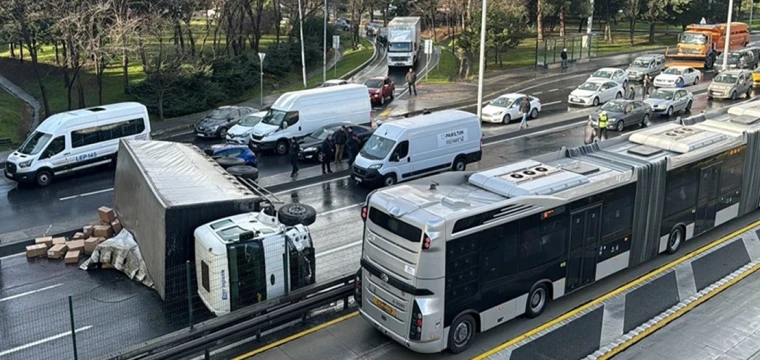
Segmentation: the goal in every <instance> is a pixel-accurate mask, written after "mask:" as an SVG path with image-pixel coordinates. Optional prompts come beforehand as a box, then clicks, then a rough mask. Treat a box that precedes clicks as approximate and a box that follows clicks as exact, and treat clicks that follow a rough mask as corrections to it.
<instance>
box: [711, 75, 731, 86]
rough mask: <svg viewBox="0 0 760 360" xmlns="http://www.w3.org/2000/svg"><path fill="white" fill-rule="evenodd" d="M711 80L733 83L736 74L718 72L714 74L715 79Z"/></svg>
mask: <svg viewBox="0 0 760 360" xmlns="http://www.w3.org/2000/svg"><path fill="white" fill-rule="evenodd" d="M713 81H715V82H716V83H721V84H735V83H736V76H733V75H728V74H720V75H718V76H716V77H715V80H713Z"/></svg>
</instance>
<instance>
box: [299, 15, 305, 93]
mask: <svg viewBox="0 0 760 360" xmlns="http://www.w3.org/2000/svg"><path fill="white" fill-rule="evenodd" d="M298 20H299V21H300V23H301V26H299V27H300V28H301V29H300V30H301V72H302V73H303V88H304V89H305V88H306V55H305V54H304V45H303V9H301V0H298Z"/></svg>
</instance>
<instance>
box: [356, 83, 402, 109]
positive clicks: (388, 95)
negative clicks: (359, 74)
mask: <svg viewBox="0 0 760 360" xmlns="http://www.w3.org/2000/svg"><path fill="white" fill-rule="evenodd" d="M364 85H365V86H366V87H367V88H369V101H370V102H371V103H372V104H380V105H381V106H382V105H383V104H385V99H391V100H393V91H395V90H396V85H395V84H394V83H393V80H391V79H390V78H388V77H387V76H386V77H382V76H381V77H374V78H371V79H369V80H367V82H365V83H364Z"/></svg>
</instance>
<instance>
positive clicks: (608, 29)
mask: <svg viewBox="0 0 760 360" xmlns="http://www.w3.org/2000/svg"><path fill="white" fill-rule="evenodd" d="M604 38H605V39H606V40H607V41H608V42H609V43H610V44H613V43H615V40H613V38H612V27H611V26H610V23H606V24H604Z"/></svg>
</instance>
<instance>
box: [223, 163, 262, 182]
mask: <svg viewBox="0 0 760 360" xmlns="http://www.w3.org/2000/svg"><path fill="white" fill-rule="evenodd" d="M227 172H228V173H229V174H230V175H234V176H239V177H242V178H246V179H251V180H253V181H256V180H257V179H258V178H259V169H257V168H255V167H253V166H248V165H237V166H230V167H228V168H227Z"/></svg>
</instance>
